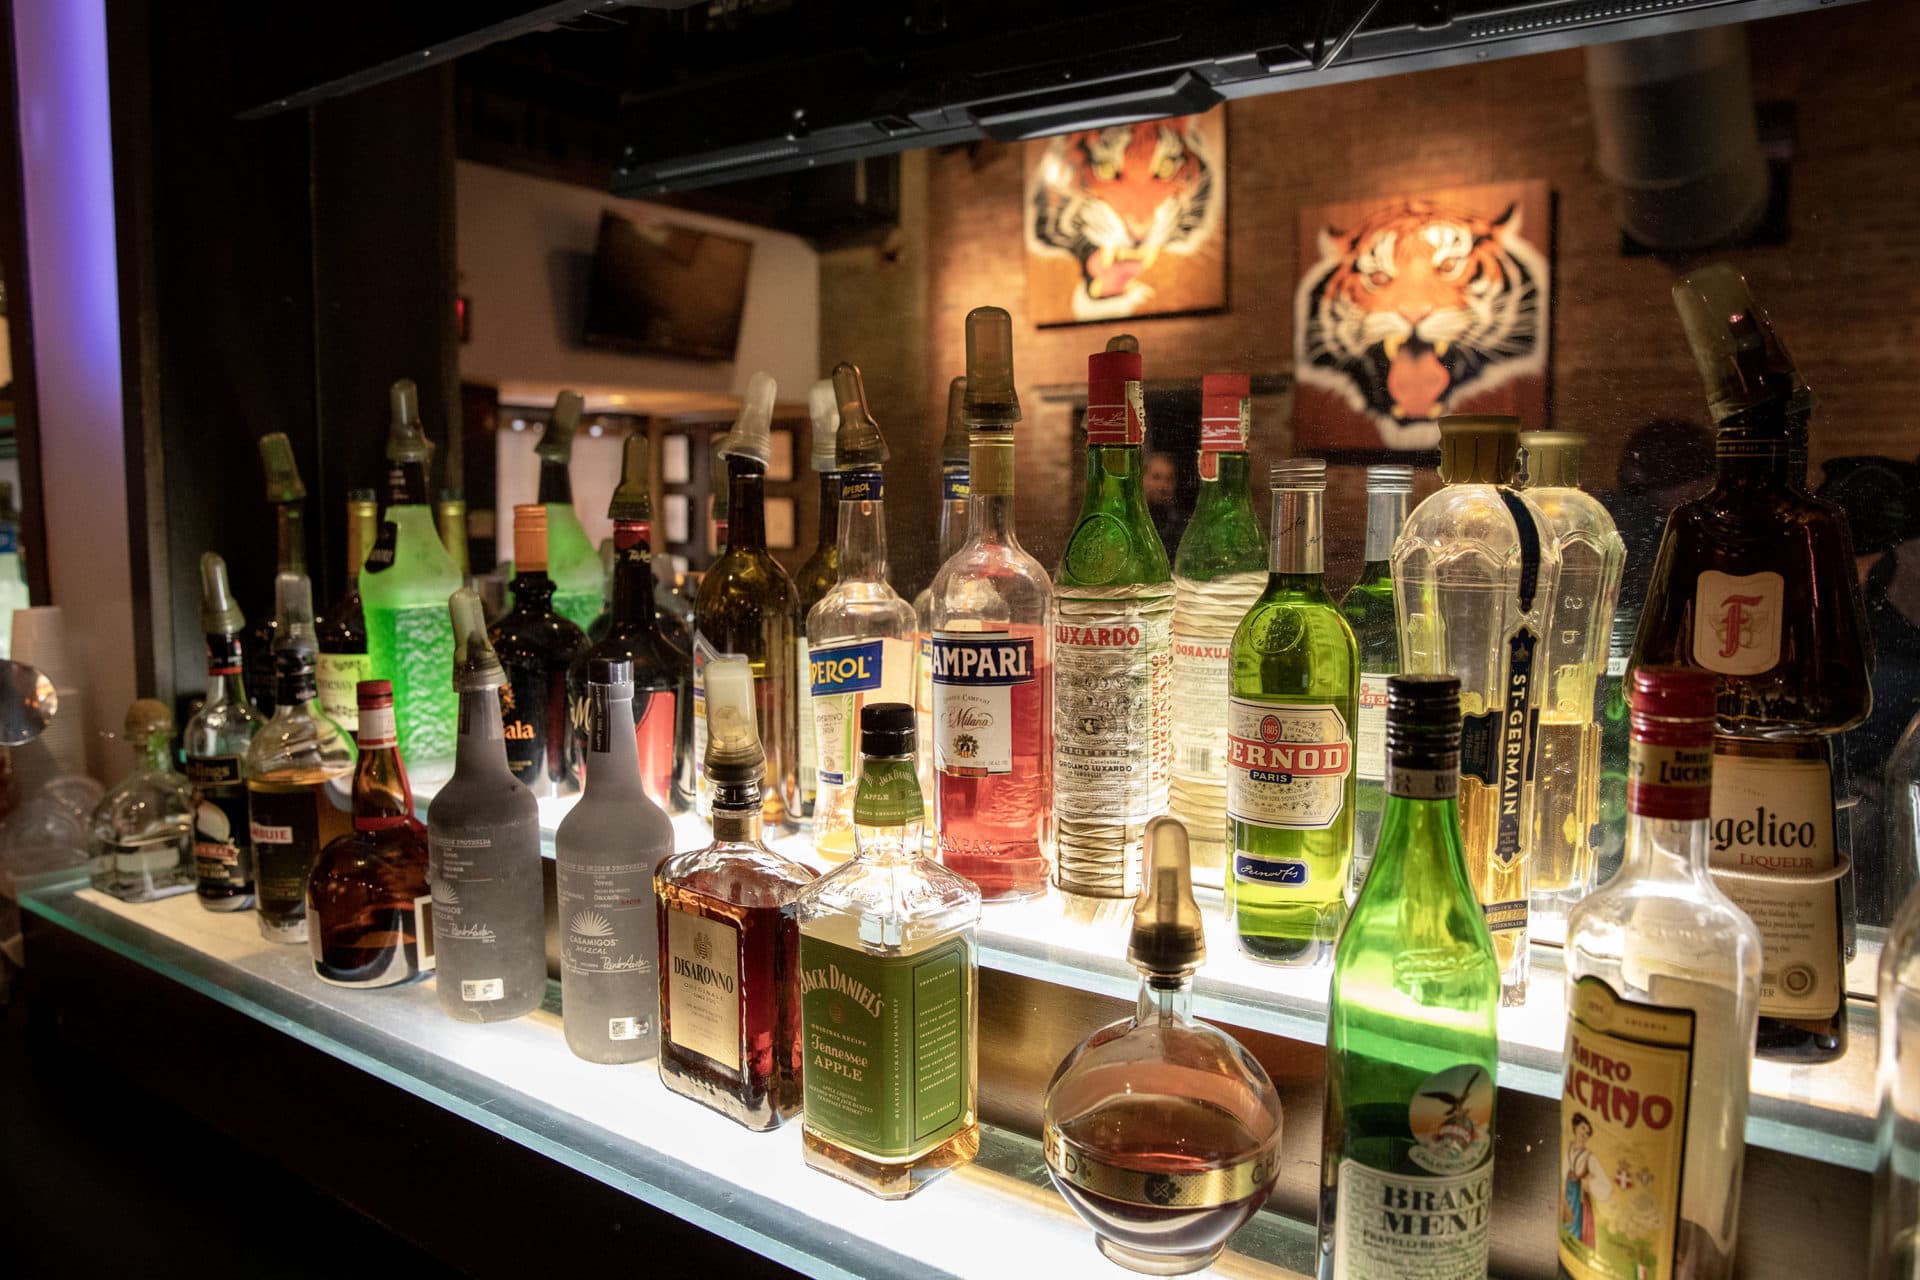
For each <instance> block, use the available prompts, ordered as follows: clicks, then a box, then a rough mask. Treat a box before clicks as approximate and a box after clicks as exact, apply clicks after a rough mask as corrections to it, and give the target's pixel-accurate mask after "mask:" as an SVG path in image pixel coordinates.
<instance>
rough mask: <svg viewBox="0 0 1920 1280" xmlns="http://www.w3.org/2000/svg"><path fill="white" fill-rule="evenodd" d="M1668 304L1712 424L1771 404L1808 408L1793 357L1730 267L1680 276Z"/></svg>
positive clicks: (1807, 397) (1719, 266)
mask: <svg viewBox="0 0 1920 1280" xmlns="http://www.w3.org/2000/svg"><path fill="white" fill-rule="evenodd" d="M1673 305H1674V308H1675V309H1676V310H1677V311H1679V313H1680V323H1681V325H1682V327H1684V328H1685V329H1686V331H1687V345H1689V346H1690V347H1692V348H1693V362H1694V364H1695V366H1696V367H1698V369H1699V370H1700V383H1701V385H1702V386H1703V387H1704V388H1705V389H1706V393H1707V405H1708V408H1709V409H1710V411H1711V412H1712V414H1713V420H1714V421H1715V422H1721V421H1724V420H1725V419H1727V418H1730V417H1732V416H1733V415H1734V414H1736V413H1740V412H1742V411H1744V410H1747V409H1751V408H1753V407H1754V406H1755V405H1758V404H1764V403H1766V402H1768V401H1772V400H1785V399H1789V398H1796V397H1798V398H1804V399H1805V400H1806V401H1807V402H1808V406H1809V407H1811V400H1812V393H1811V392H1810V391H1808V390H1807V388H1806V385H1805V384H1804V383H1802V382H1801V381H1800V375H1799V373H1798V371H1797V370H1796V369H1795V368H1794V364H1793V356H1792V355H1791V354H1790V353H1789V352H1788V351H1787V347H1786V344H1785V343H1783V342H1781V341H1780V338H1779V335H1777V334H1775V333H1774V331H1773V324H1772V322H1771V321H1769V320H1768V319H1767V313H1766V312H1765V311H1763V310H1761V308H1760V306H1759V304H1758V303H1756V302H1755V301H1754V300H1753V294H1752V292H1751V291H1750V290H1749V289H1748V288H1747V281H1746V277H1744V276H1742V275H1741V274H1740V273H1739V272H1738V271H1736V270H1734V268H1733V266H1732V264H1731V263H1726V262H1716V263H1714V264H1712V265H1711V266H1706V267H1702V268H1700V270H1698V271H1695V272H1693V273H1691V274H1689V275H1687V276H1684V277H1682V278H1681V280H1680V282H1679V283H1678V284H1676V285H1674V286H1673Z"/></svg>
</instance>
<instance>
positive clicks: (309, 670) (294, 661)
mask: <svg viewBox="0 0 1920 1280" xmlns="http://www.w3.org/2000/svg"><path fill="white" fill-rule="evenodd" d="M314 667H315V659H314V656H313V654H312V652H311V651H309V650H308V649H307V648H306V646H305V645H299V644H282V645H280V646H279V647H278V648H276V649H275V650H274V651H273V673H274V674H275V675H276V676H282V677H297V676H310V675H312V674H313V672H314Z"/></svg>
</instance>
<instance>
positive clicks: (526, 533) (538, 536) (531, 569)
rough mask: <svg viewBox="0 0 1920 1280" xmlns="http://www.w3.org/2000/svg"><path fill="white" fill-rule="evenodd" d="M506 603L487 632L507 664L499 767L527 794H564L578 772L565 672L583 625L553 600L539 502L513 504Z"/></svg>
mask: <svg viewBox="0 0 1920 1280" xmlns="http://www.w3.org/2000/svg"><path fill="white" fill-rule="evenodd" d="M513 567H514V575H513V583H512V586H513V608H511V609H509V610H508V611H507V614H506V616H505V617H503V618H501V619H500V621H498V622H496V623H494V624H493V626H492V627H491V628H490V629H489V630H488V632H487V639H488V640H490V641H492V642H493V648H494V652H495V653H497V654H499V655H500V665H501V666H503V667H505V668H506V671H507V687H506V688H504V689H502V690H501V691H500V710H501V713H502V718H503V719H504V721H505V724H506V738H507V767H508V768H509V769H511V770H513V776H514V777H516V778H518V779H520V781H521V782H523V783H525V784H526V785H527V787H528V789H529V790H531V791H532V792H533V794H534V795H535V796H570V795H574V794H577V793H578V792H579V790H580V780H579V777H578V775H577V774H576V772H575V771H574V769H573V767H572V764H571V762H570V759H569V757H570V756H571V755H572V754H573V743H572V728H571V726H570V725H569V724H568V720H567V672H568V670H569V669H571V668H572V666H573V663H574V659H576V658H578V657H579V656H580V653H581V651H582V650H584V649H585V648H586V647H587V637H586V633H585V632H583V631H581V630H580V628H579V627H577V626H575V625H574V624H573V623H572V622H569V621H568V620H567V619H566V618H564V617H562V616H561V615H560V614H559V613H557V612H555V610H554V607H553V590H554V588H553V579H551V578H549V577H548V576H547V509H546V508H545V507H543V506H541V505H539V504H537V503H533V504H529V505H526V506H518V507H515V508H514V509H513Z"/></svg>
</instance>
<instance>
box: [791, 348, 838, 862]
mask: <svg viewBox="0 0 1920 1280" xmlns="http://www.w3.org/2000/svg"><path fill="white" fill-rule="evenodd" d="M807 414H808V417H809V418H810V419H811V420H812V423H813V469H814V470H815V471H817V472H819V473H820V517H819V521H818V523H819V526H820V530H819V538H818V540H817V541H816V542H815V543H814V547H813V554H812V555H809V556H808V557H807V558H806V561H805V562H804V563H803V564H802V565H801V566H800V571H799V572H798V573H796V574H794V575H793V590H794V595H795V598H796V600H797V601H798V607H797V608H796V609H795V611H794V617H793V643H794V652H795V654H796V655H797V656H798V663H797V665H796V666H795V667H794V670H795V671H797V672H799V681H798V683H797V684H796V685H795V693H794V709H795V716H794V723H795V724H796V726H797V727H798V731H799V735H800V740H799V742H798V743H797V744H796V745H797V746H798V748H799V751H798V758H799V770H798V774H797V784H796V785H797V787H798V790H799V796H800V803H799V808H798V811H797V812H796V813H795V815H794V816H795V817H796V818H798V819H799V820H800V821H802V822H811V821H812V820H813V806H814V804H815V801H816V799H817V797H818V795H819V792H820V776H819V774H820V760H819V743H818V741H816V739H815V737H814V731H813V683H812V680H811V678H810V673H811V672H812V670H813V668H812V666H811V664H810V660H809V658H808V656H807V648H808V639H807V618H808V617H809V616H810V615H811V614H812V613H813V607H814V606H815V605H817V604H819V603H820V602H821V601H822V600H824V599H826V596H827V592H829V591H831V590H833V585H834V583H836V582H838V581H839V580H840V467H839V464H838V462H837V461H836V458H837V456H838V453H837V450H836V448H835V441H836V440H837V439H838V437H839V432H840V403H839V401H838V399H837V398H836V397H835V395H834V390H833V382H832V380H831V379H824V378H823V379H822V380H820V381H819V382H816V383H814V384H813V386H812V387H811V388H809V389H808V391H807ZM817 843H818V841H817V839H816V844H817ZM851 852H852V847H851V842H850V841H849V842H848V844H847V847H846V848H844V849H843V850H842V851H841V854H840V856H841V857H845V856H846V855H847V854H848V853H851Z"/></svg>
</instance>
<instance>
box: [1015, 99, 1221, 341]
mask: <svg viewBox="0 0 1920 1280" xmlns="http://www.w3.org/2000/svg"><path fill="white" fill-rule="evenodd" d="M1205 119H1206V117H1203V116H1182V117H1179V118H1177V119H1172V120H1150V121H1147V122H1145V123H1143V124H1127V125H1114V126H1112V127H1110V128H1105V129H1082V130H1079V131H1078V132H1075V133H1069V134H1066V135H1064V136H1061V137H1058V138H1052V139H1049V140H1047V142H1046V143H1045V144H1044V145H1045V147H1046V150H1045V154H1044V155H1042V156H1041V158H1040V161H1039V163H1038V164H1037V165H1036V166H1034V168H1033V170H1032V172H1031V174H1030V175H1029V178H1028V183H1027V215H1028V216H1027V248H1028V252H1029V253H1030V254H1035V255H1053V256H1065V257H1071V258H1072V259H1073V260H1074V261H1075V262H1077V263H1078V264H1079V267H1080V274H1079V279H1078V281H1077V283H1076V286H1075V288H1074V291H1073V297H1072V300H1071V305H1072V318H1073V319H1074V320H1111V319H1116V318H1119V317H1121V316H1131V315H1139V314H1141V313H1142V309H1143V308H1144V307H1145V306H1146V305H1147V304H1148V303H1149V302H1151V301H1152V300H1153V299H1154V298H1155V296H1156V292H1157V291H1156V290H1155V288H1154V287H1153V285H1152V284H1150V283H1148V282H1147V281H1146V280H1143V279H1142V278H1141V277H1142V276H1143V275H1146V274H1147V273H1148V272H1149V271H1151V270H1152V268H1153V266H1154V264H1155V263H1156V262H1158V261H1160V260H1161V259H1162V257H1163V255H1190V254H1192V253H1194V252H1195V251H1196V250H1198V249H1200V248H1201V247H1202V246H1204V245H1206V244H1207V243H1208V242H1209V241H1211V240H1213V239H1214V238H1215V237H1216V236H1217V235H1218V234H1219V223H1220V206H1221V204H1222V200H1221V199H1220V198H1219V195H1218V193H1219V192H1220V190H1221V184H1220V181H1219V158H1218V156H1217V155H1216V153H1215V143H1214V141H1213V139H1214V138H1215V137H1217V136H1219V135H1218V133H1217V131H1216V132H1214V133H1212V134H1210V133H1209V131H1208V130H1207V129H1205V128H1204V127H1203V126H1202V122H1203V121H1204V120H1205Z"/></svg>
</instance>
